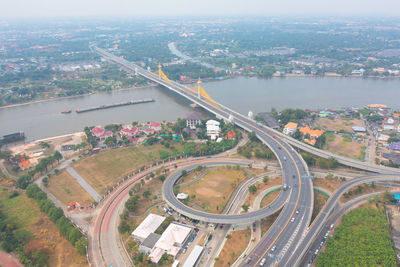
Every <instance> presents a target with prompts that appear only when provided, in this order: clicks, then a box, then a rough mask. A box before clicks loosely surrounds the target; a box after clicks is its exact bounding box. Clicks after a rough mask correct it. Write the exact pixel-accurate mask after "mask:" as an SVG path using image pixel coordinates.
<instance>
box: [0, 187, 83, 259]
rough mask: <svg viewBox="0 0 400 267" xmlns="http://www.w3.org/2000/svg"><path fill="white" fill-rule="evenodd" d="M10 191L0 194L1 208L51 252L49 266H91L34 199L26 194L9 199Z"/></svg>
mask: <svg viewBox="0 0 400 267" xmlns="http://www.w3.org/2000/svg"><path fill="white" fill-rule="evenodd" d="M8 195H9V193H5V192H2V193H1V194H0V196H1V197H0V198H1V199H0V203H1V209H2V210H3V211H4V212H5V213H6V214H7V216H8V217H9V218H10V221H13V222H15V223H16V224H17V225H18V226H19V227H22V228H24V229H25V230H27V231H29V232H30V233H31V234H32V235H33V237H34V240H35V241H37V242H39V243H40V245H41V246H43V247H44V248H45V249H46V250H47V251H48V252H49V266H56V267H61V266H68V267H69V266H72V267H75V266H76V267H78V266H89V264H88V262H87V259H86V256H85V255H79V254H78V252H76V250H75V248H74V247H73V246H72V245H71V243H70V242H69V241H67V240H66V239H65V238H64V237H63V236H61V235H60V234H59V232H58V228H57V226H56V225H55V224H54V223H53V222H51V221H50V220H49V219H48V217H47V215H46V214H44V213H42V212H41V211H40V210H39V207H38V206H37V204H36V201H35V200H34V199H30V198H28V197H27V196H26V195H25V194H21V195H19V196H18V197H15V198H11V199H8V198H7V197H8Z"/></svg>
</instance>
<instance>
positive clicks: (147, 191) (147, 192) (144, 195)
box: [143, 190, 150, 198]
mask: <svg viewBox="0 0 400 267" xmlns="http://www.w3.org/2000/svg"><path fill="white" fill-rule="evenodd" d="M149 196H150V191H149V190H146V191H144V192H143V197H144V198H148V197H149Z"/></svg>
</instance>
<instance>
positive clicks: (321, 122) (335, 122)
mask: <svg viewBox="0 0 400 267" xmlns="http://www.w3.org/2000/svg"><path fill="white" fill-rule="evenodd" d="M315 124H316V126H320V127H321V128H323V129H324V130H327V131H337V132H338V131H345V132H349V133H352V132H353V129H352V128H351V127H353V126H363V122H362V121H361V120H358V119H350V120H348V119H329V118H318V120H317V121H316V123H315Z"/></svg>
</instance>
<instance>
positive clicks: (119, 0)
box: [0, 0, 400, 18]
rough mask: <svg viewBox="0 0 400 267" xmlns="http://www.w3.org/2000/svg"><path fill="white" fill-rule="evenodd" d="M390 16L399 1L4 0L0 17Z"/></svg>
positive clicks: (397, 12)
mask: <svg viewBox="0 0 400 267" xmlns="http://www.w3.org/2000/svg"><path fill="white" fill-rule="evenodd" d="M235 14H242V15H285V14H286V15H288V14H315V15H318V14H321V15H323V14H338V15H378V16H379V15H390V16H399V17H400V1H399V0H380V1H375V0H303V1H299V0H280V1H271V0H248V1H243V0H230V1H221V0H199V1H193V0H170V1H165V0H164V1H161V0H152V1H138V0H133V1H132V0H113V1H109V0H83V1H82V0H68V1H66V0H56V1H55V0H35V1H32V0H15V1H10V0H8V1H7V0H6V1H5V3H4V2H3V3H2V5H1V9H0V18H7V17H8V18H9V17H57V16H63V17H65V16H152V15H154V16H166V15H181V16H188V15H235Z"/></svg>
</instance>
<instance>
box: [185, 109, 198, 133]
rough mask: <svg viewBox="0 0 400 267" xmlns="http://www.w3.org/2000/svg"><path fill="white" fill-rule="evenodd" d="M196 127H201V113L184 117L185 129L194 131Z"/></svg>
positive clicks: (193, 113)
mask: <svg viewBox="0 0 400 267" xmlns="http://www.w3.org/2000/svg"><path fill="white" fill-rule="evenodd" d="M197 125H201V113H200V112H192V113H190V114H189V115H188V116H187V117H186V127H189V128H190V129H196V127H197Z"/></svg>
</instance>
